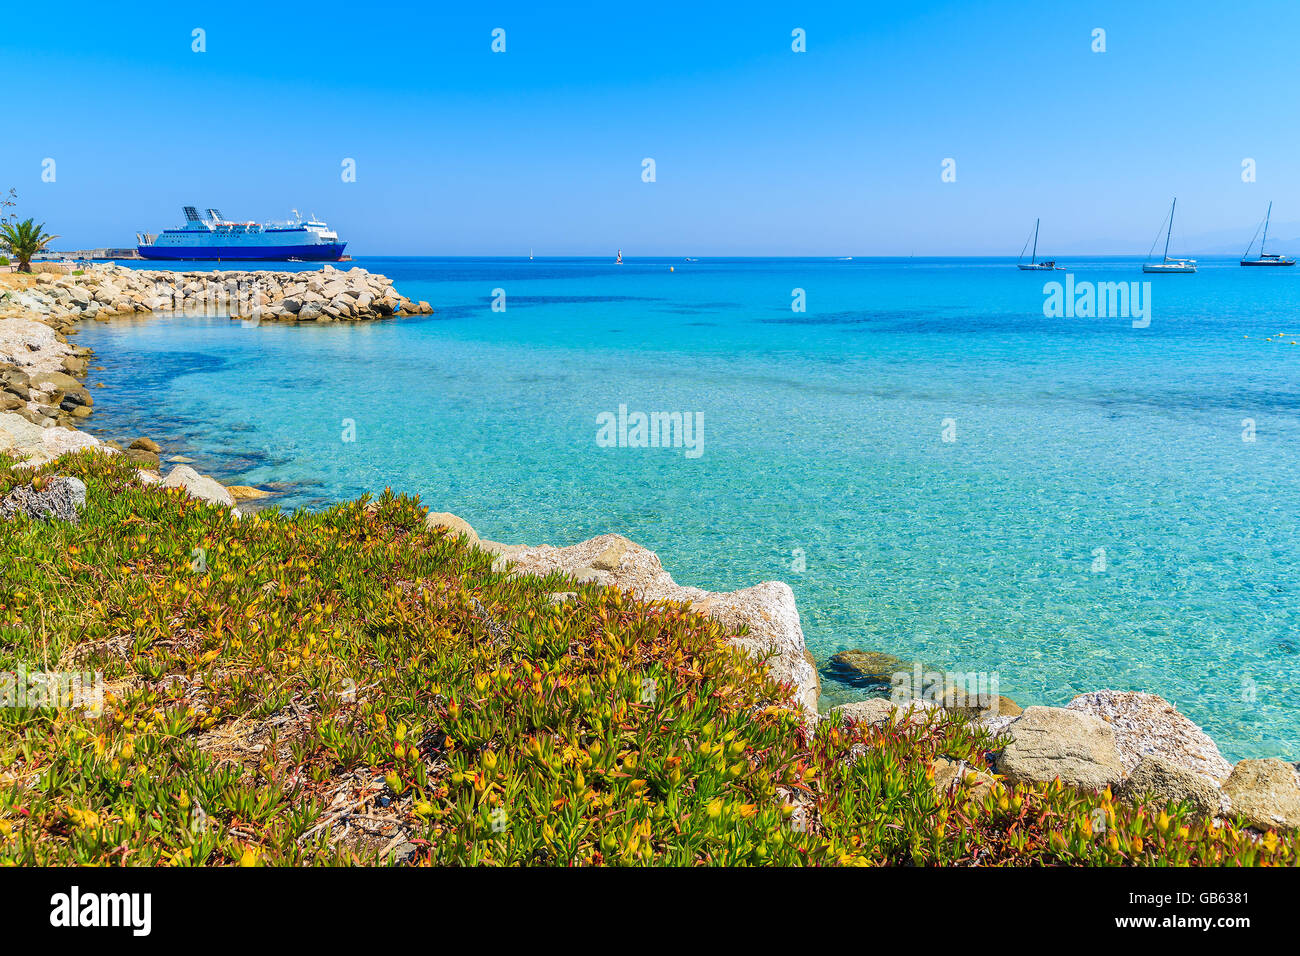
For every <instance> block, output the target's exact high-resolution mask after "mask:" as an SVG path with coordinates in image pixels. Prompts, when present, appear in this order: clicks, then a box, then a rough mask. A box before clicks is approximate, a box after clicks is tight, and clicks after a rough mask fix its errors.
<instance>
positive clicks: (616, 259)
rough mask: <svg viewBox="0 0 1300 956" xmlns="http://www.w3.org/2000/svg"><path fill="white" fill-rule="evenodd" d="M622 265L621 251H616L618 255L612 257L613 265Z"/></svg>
mask: <svg viewBox="0 0 1300 956" xmlns="http://www.w3.org/2000/svg"><path fill="white" fill-rule="evenodd" d="M622 264H623V250H622V249H620V250H618V255H616V256H615V257H614V265H616V266H621V265H622Z"/></svg>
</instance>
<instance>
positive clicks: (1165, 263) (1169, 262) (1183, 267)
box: [1142, 196, 1196, 273]
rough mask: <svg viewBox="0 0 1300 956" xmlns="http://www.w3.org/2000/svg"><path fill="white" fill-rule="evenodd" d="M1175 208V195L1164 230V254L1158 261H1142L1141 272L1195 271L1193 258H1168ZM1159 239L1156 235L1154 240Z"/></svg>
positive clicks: (1153, 244)
mask: <svg viewBox="0 0 1300 956" xmlns="http://www.w3.org/2000/svg"><path fill="white" fill-rule="evenodd" d="M1177 208H1178V197H1177V196H1175V197H1174V202H1173V205H1171V206H1170V207H1169V229H1168V230H1167V231H1166V232H1165V256H1164V258H1163V259H1162V260H1161V261H1160V262H1151V261H1150V260H1149V259H1148V261H1146V262H1144V263H1142V271H1143V272H1154V273H1166V272H1168V273H1188V272H1195V271H1196V260H1195V259H1170V258H1169V237H1170V236H1172V235H1173V233H1174V210H1175V209H1177ZM1159 241H1160V238H1159V237H1158V236H1157V237H1156V242H1159ZM1151 248H1152V249H1154V248H1155V242H1153V243H1152V244H1151ZM1149 255H1150V253H1148V256H1149Z"/></svg>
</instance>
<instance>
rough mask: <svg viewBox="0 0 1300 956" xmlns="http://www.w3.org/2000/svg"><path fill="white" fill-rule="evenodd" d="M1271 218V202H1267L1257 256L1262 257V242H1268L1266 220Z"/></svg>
mask: <svg viewBox="0 0 1300 956" xmlns="http://www.w3.org/2000/svg"><path fill="white" fill-rule="evenodd" d="M1271 218H1273V203H1272V202H1270V203H1269V204H1268V212H1267V213H1266V214H1265V216H1264V238H1263V239H1261V240H1259V257H1260V258H1261V259H1263V258H1264V243H1266V242H1268V221H1269V220H1270V219H1271Z"/></svg>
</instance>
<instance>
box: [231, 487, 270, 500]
mask: <svg viewBox="0 0 1300 956" xmlns="http://www.w3.org/2000/svg"><path fill="white" fill-rule="evenodd" d="M226 490H227V491H228V492H230V496H231V497H232V498H234V499H235V500H236V501H257V500H258V499H259V498H269V497H271V492H269V491H263V490H262V489H261V488H254V487H253V486H252V485H227V486H226Z"/></svg>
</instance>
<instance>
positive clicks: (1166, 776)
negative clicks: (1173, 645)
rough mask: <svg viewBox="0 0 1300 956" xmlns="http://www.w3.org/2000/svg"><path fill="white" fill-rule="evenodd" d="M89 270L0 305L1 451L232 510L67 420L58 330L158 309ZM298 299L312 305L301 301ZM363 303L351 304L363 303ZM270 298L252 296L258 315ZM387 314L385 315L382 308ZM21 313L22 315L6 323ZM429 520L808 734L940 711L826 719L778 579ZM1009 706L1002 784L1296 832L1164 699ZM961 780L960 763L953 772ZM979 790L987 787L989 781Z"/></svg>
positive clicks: (316, 304)
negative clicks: (1158, 805) (1078, 792)
mask: <svg viewBox="0 0 1300 956" xmlns="http://www.w3.org/2000/svg"><path fill="white" fill-rule="evenodd" d="M95 272H96V273H99V275H97V279H98V280H99V281H98V282H97V283H96V284H95V291H96V293H102V295H103V298H107V300H108V301H107V302H105V301H103V298H101V297H99V296H98V295H92V296H90V298H89V300H87V297H86V295H85V294H84V293H86V292H88V291H89V288H88V286H86V285H81V286H77V287H76V289H77V291H75V292H74V291H73V287H72V286H71V285H70V284H68V283H67V279H68V277H62V278H58V279H53V280H48V281H41V280H42V279H43V278H44V277H39V278H38V279H37V280H36V283H35V285H34V288H35V289H36V290H37V291H36V292H32V291H31V289H30V288H29V289H22V290H19V293H20V294H19V296H18V297H15V296H14V295H13V290H12V289H11V290H10V292H9V293H8V294H6V296H5V297H4V299H3V300H0V310H4V311H0V451H2V452H5V453H7V454H9V455H11V456H15V457H19V458H21V459H23V460H24V461H25V462H26V463H28V464H31V465H41V464H45V463H47V462H49V461H51V460H53V459H55V458H57V457H59V456H60V455H63V454H66V453H68V452H74V451H80V450H83V449H96V450H100V451H106V452H108V453H116V454H123V455H127V456H128V457H130V458H131V459H132V461H133V463H134V464H135V465H136V466H137V469H138V471H139V474H140V476H141V479H142V480H144V481H146V482H149V483H156V484H161V485H163V486H164V487H169V488H172V487H175V488H182V489H184V490H185V491H186V492H187V493H188V494H190V495H192V496H194V497H196V498H200V499H203V500H205V501H209V502H211V503H213V504H216V505H220V506H222V507H227V508H238V505H237V501H236V499H237V494H236V492H244V493H245V494H244V495H243V497H254V496H256V494H257V493H258V492H257V489H242V488H236V489H234V490H232V489H229V488H226V487H225V486H223V485H222V484H220V483H219V482H217V481H215V480H214V479H212V478H210V477H207V476H204V475H200V474H198V473H196V472H194V471H193V470H192V469H190V468H189V467H188V466H186V465H185V464H178V465H176V467H174V468H172V469H171V470H170V472H169V473H168V474H167V476H166V477H163V476H162V474H161V470H160V462H159V453H160V451H161V449H160V448H159V447H158V446H157V445H156V444H154V443H153V442H151V441H149V440H148V439H137V440H135V441H133V442H131V443H130V444H129V445H127V446H126V447H123V446H122V445H121V444H119V443H106V442H103V441H101V440H99V439H97V438H95V437H93V436H91V435H88V434H86V433H84V432H82V431H80V430H79V429H77V428H76V427H75V425H76V424H78V423H79V422H80V421H81V420H83V419H84V418H86V417H88V416H89V415H90V413H91V409H92V408H93V399H92V398H91V396H90V393H89V391H88V390H87V388H86V386H85V384H84V383H83V382H82V381H79V380H78V378H77V375H79V374H80V375H84V374H85V373H86V371H87V363H88V361H89V353H88V352H87V350H84V349H78V348H76V347H75V346H72V345H70V344H69V343H68V341H67V338H66V335H67V334H69V333H73V334H75V331H76V330H75V328H73V327H72V326H74V325H75V323H76V322H78V321H81V320H82V319H85V318H100V317H101V316H102V317H105V318H106V317H107V316H108V315H109V314H122V313H126V312H136V311H152V310H153V309H154V305H156V304H157V303H153V304H151V303H149V302H148V301H146V300H141V301H137V300H136V299H135V298H133V297H132V296H125V297H124V298H120V299H119V298H114V296H115V294H116V290H121V289H126V288H131V289H132V295H134V294H141V295H143V290H142V288H138V287H134V286H130V285H119V284H118V280H119V279H120V278H121V274H122V273H130V274H132V275H142V273H138V272H135V271H134V270H124V269H116V268H104V269H102V270H101V269H96V270H95ZM195 275H198V276H203V277H204V278H205V279H206V280H211V281H212V282H217V281H220V282H222V283H224V282H227V281H234V282H235V283H236V285H238V282H239V281H240V280H238V279H227V278H223V277H222V276H223V274H217V273H206V274H202V273H201V274H177V275H176V282H177V284H179V286H180V288H181V289H182V290H188V289H189V285H190V279H191V278H192V277H193V276H195ZM265 275H271V276H275V277H277V280H276V281H277V289H278V291H277V292H276V296H277V297H276V298H275V299H274V300H273V303H274V314H275V316H276V317H277V318H278V319H281V320H286V321H308V320H312V321H326V319H324V318H321V316H324V315H329V319H328V320H329V321H335V320H338V319H339V318H340V317H341V316H342V315H343V314H344V313H343V311H342V309H341V308H340V307H339V306H336V305H335V303H336V302H337V301H338V299H339V298H340V297H341V296H342V297H344V298H349V296H344V295H343V293H342V292H340V291H339V290H338V288H337V287H336V286H334V285H332V283H346V284H349V285H348V287H349V288H350V289H360V288H362V287H364V288H365V289H366V290H369V289H372V288H376V287H382V288H387V289H389V290H391V283H389V282H388V280H386V279H384V278H383V277H372V276H370V275H369V274H368V273H365V272H364V270H351V271H350V272H348V273H341V272H338V271H337V270H326V271H324V272H321V273H270V274H265ZM285 276H290V277H292V278H291V281H290V280H283V278H282V277H285ZM76 278H77V279H84V277H76ZM182 278H184V279H185V282H184V283H182V282H181V279H182ZM195 281H198V280H195ZM61 283H63V284H61ZM373 283H378V285H377V286H376V285H374V284H373ZM385 283H387V284H386V285H385ZM315 285H320V291H319V292H316V291H313V286H315ZM55 290H62V291H61V292H57V291H55ZM200 291H201V287H200V288H196V289H195V290H194V295H195V296H197V295H198V294H199V292H200ZM304 291H305V292H307V293H310V294H311V295H313V296H315V297H316V298H313V299H310V300H305V297H304V295H303V293H304ZM330 291H333V292H335V295H334V298H332V299H328V300H327V301H326V304H325V305H323V306H322V305H321V301H322V300H325V294H326V292H330ZM364 294H369V293H368V292H366V293H364ZM360 295H361V293H359V294H358V297H357V299H355V300H354V302H356V303H360V302H361V298H360ZM189 296H190V292H189V291H183V298H182V301H187V300H188V298H189ZM34 297H35V300H36V301H39V302H40V303H42V304H43V305H45V306H46V307H47V308H46V309H45V310H44V311H42V310H41V309H39V308H31V309H28V308H26V303H28V302H29V301H33V298H34ZM41 297H43V298H41ZM376 301H377V300H376V299H375V297H373V296H371V299H370V301H368V302H366V303H365V306H364V309H365V317H379V316H381V315H393V314H398V313H400V312H405V311H406V307H407V306H412V307H413V309H414V311H416V312H422V311H431V310H429V309H428V307H427V304H425V303H418V304H412V303H410V300H407V299H403V298H402V297H401V296H400V295H398V294H397V293H395V292H393V293H392V294H391V295H388V296H386V297H385V298H383V299H381V300H379V301H382V302H383V304H382V306H380V305H376ZM92 303H96V304H92ZM269 305H271V303H261V305H260V306H259V307H267V306H269ZM309 305H310V306H312V307H313V308H312V309H310V310H309V314H310V315H313V318H311V319H307V318H304V317H303V315H302V312H303V310H304V309H305V308H307V306H309ZM128 306H129V307H128ZM394 306H395V307H394ZM390 307H393V309H392V311H388V312H384V311H383V310H384V309H389V308H390ZM15 308H18V309H19V311H20V312H21V314H14V310H15ZM317 309H319V312H317ZM106 310H113V311H112V312H109V311H106ZM330 310H333V311H332V312H331V311H330ZM335 313H337V314H335ZM290 317H291V318H290ZM361 317H362V316H361V314H360V311H359V310H358V309H354V310H353V314H351V315H347V318H348V319H350V320H357V319H359V318H361ZM426 524H427V525H428V526H430V527H445V528H447V529H449V530H450V531H452V532H454V533H457V534H461V535H464V536H465V537H466V538H467V539H468V541H469V542H470V543H471V544H474V545H477V546H478V547H480V548H482V549H484V550H487V551H489V552H491V553H493V554H495V555H496V556H497V567H498V568H499V569H500V570H509V572H510V573H511V574H527V575H536V576H546V575H548V574H551V573H554V572H556V571H560V572H563V573H565V574H568V575H572V576H573V577H574V578H576V579H577V580H578V581H580V582H584V583H593V584H599V585H602V586H608V587H615V588H619V589H621V590H624V591H630V592H632V593H633V594H634V595H635V596H637V597H638V598H641V599H644V600H648V601H674V602H684V603H687V604H689V605H691V606H692V607H693V608H694V609H696V610H698V611H700V612H702V613H706V614H709V615H711V616H713V617H714V618H716V619H718V620H719V621H720V622H722V623H723V624H724V625H725V626H726V627H727V628H728V629H730V630H731V631H732V632H733V633H735V635H736V636H734V637H733V638H732V642H733V643H734V644H735V645H736V646H738V647H740V648H742V649H743V650H745V651H746V652H748V653H750V654H752V655H754V656H756V657H759V658H762V659H764V660H765V661H766V662H767V665H768V668H769V670H770V672H771V673H772V675H773V676H774V677H775V678H776V679H777V680H779V681H782V682H784V683H785V684H786V685H788V686H789V688H790V697H791V702H792V703H794V704H797V705H798V706H800V707H801V708H802V710H803V712H804V715H805V724H804V726H805V728H806V729H807V730H808V732H810V733H813V732H816V728H817V725H818V723H819V721H821V720H824V719H831V720H835V721H850V722H855V723H869V724H879V723H883V722H884V721H886V720H888V719H891V718H900V717H901V719H909V720H917V719H924V718H925V717H926V715H927V713H928V712H930V711H934V710H938V709H940V707H941V704H942V703H946V702H942V701H941V702H940V703H936V702H932V701H923V700H914V701H909V702H904V703H899V702H897V701H890V700H886V699H884V698H879V697H876V698H869V699H867V700H863V701H856V702H853V703H850V704H843V705H840V706H838V707H835V708H833V709H832V710H831V712H830V713H829V714H828V715H825V716H819V715H818V708H817V704H818V697H819V693H820V679H819V676H818V670H817V667H816V664H815V661H814V660H813V658H812V656H811V654H810V653H809V652H808V649H807V646H806V644H805V641H804V635H803V630H802V626H801V624H800V617H799V611H798V608H797V607H796V605H795V598H794V593H793V591H792V590H791V589H790V587H789V586H788V585H787V584H784V583H783V582H780V581H766V582H763V583H760V584H756V585H754V586H753V587H749V588H745V589H742V590H738V591H733V592H727V593H717V592H709V591H704V590H701V589H699V588H693V587H688V586H683V585H679V584H677V583H676V582H674V581H673V579H672V577H671V576H670V575H669V574H668V572H666V571H665V570H664V568H663V566H662V564H661V563H660V561H659V558H658V556H657V555H655V554H654V552H652V551H649V550H647V549H646V548H643V547H641V546H639V545H637V544H635V543H634V542H631V541H629V540H627V539H626V538H623V537H620V536H619V535H614V534H607V535H602V536H600V537H597V538H592V539H590V540H588V541H584V542H581V543H579V544H575V545H570V546H567V547H553V546H550V545H540V546H527V545H507V544H500V543H497V542H491V541H485V540H480V539H479V537H478V535H477V534H476V533H475V531H474V529H473V528H472V527H471V526H470V525H469V524H468V523H467V522H465V521H464V520H462V519H461V518H459V517H457V516H455V515H450V514H445V513H431V514H429V515H428V517H427V519H426ZM570 597H571V595H569V594H565V593H559V594H556V595H554V596H553V599H554V600H556V601H564V600H568V599H569V598H570ZM742 630H743V631H744V632H745V633H744V634H741V633H740V632H741V631H742ZM880 656H881V657H883V656H884V655H880ZM865 657H866V658H867V659H868V665H870V666H874V665H875V664H876V663H878V662H876V661H874V658H873V657H872V655H865ZM868 665H864V666H868ZM1003 700H1005V699H999V700H998V701H996V702H994V706H991V707H989V708H988V710H989V712H988V713H987V714H982V715H979V716H978V717H977V719H979V720H981V721H983V722H984V723H986V725H987V726H988V727H989V728H990V729H991V730H995V731H998V732H1000V733H1001V734H1002V737H1001V738H1000V739H1002V740H1004V741H1005V746H1003V747H1001V749H999V750H998V751H997V752H996V753H994V754H992V761H993V767H994V769H995V770H996V772H997V773H998V774H999V775H1001V776H1003V777H1004V778H1005V779H1006V780H1008V781H1010V782H1027V783H1045V782H1050V781H1052V780H1054V779H1058V778H1059V779H1060V780H1062V781H1063V782H1065V783H1067V784H1071V785H1074V786H1077V787H1081V788H1087V789H1092V790H1105V789H1108V788H1109V789H1110V790H1112V791H1113V792H1114V793H1115V794H1116V795H1119V796H1121V797H1126V798H1131V799H1138V798H1142V797H1151V798H1156V799H1158V800H1161V801H1169V800H1179V801H1183V802H1186V803H1189V804H1190V805H1192V806H1194V807H1196V808H1198V809H1200V810H1202V811H1203V812H1205V813H1208V814H1211V815H1214V816H1226V815H1228V814H1236V815H1240V816H1242V817H1243V818H1244V819H1245V820H1247V821H1248V822H1249V824H1250V825H1251V826H1253V827H1255V828H1257V829H1260V830H1267V829H1270V828H1292V827H1300V772H1297V769H1296V767H1295V766H1294V765H1292V764H1290V763H1287V762H1285V761H1283V760H1279V759H1277V758H1268V759H1262V760H1255V759H1247V760H1242V761H1240V762H1238V763H1237V764H1236V765H1235V766H1233V765H1230V764H1229V763H1228V761H1227V760H1225V759H1224V758H1223V756H1222V755H1221V754H1220V753H1219V750H1218V748H1217V746H1215V744H1214V742H1213V741H1212V740H1210V738H1209V737H1208V736H1206V735H1205V734H1204V733H1203V732H1202V731H1201V729H1200V728H1199V727H1197V726H1196V725H1195V724H1194V723H1193V722H1192V721H1190V720H1189V719H1188V718H1187V717H1185V716H1184V715H1182V714H1180V713H1178V711H1177V710H1176V708H1174V707H1173V705H1171V704H1169V703H1168V702H1167V701H1164V700H1163V699H1161V698H1159V697H1156V696H1154V695H1151V694H1142V693H1136V692H1124V691H1113V690H1103V691H1096V692H1093V693H1089V694H1082V695H1079V696H1078V697H1076V698H1075V699H1074V700H1073V701H1071V702H1070V703H1069V704H1068V705H1067V706H1066V707H1064V708H1057V707H1038V706H1033V707H1028V708H1026V709H1025V710H1024V711H1020V709H1019V707H1017V706H1016V705H1015V704H1014V703H1013V702H1010V701H1007V702H1006V703H1005V704H1003V702H1002V701H1003ZM962 709H968V708H962ZM964 772H965V771H964V769H963V768H962V767H960V766H958V767H956V769H955V770H953V771H952V773H953V774H956V773H964ZM986 776H987V775H986ZM987 782H990V783H991V782H992V780H991V778H990V780H989V781H987Z"/></svg>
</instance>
